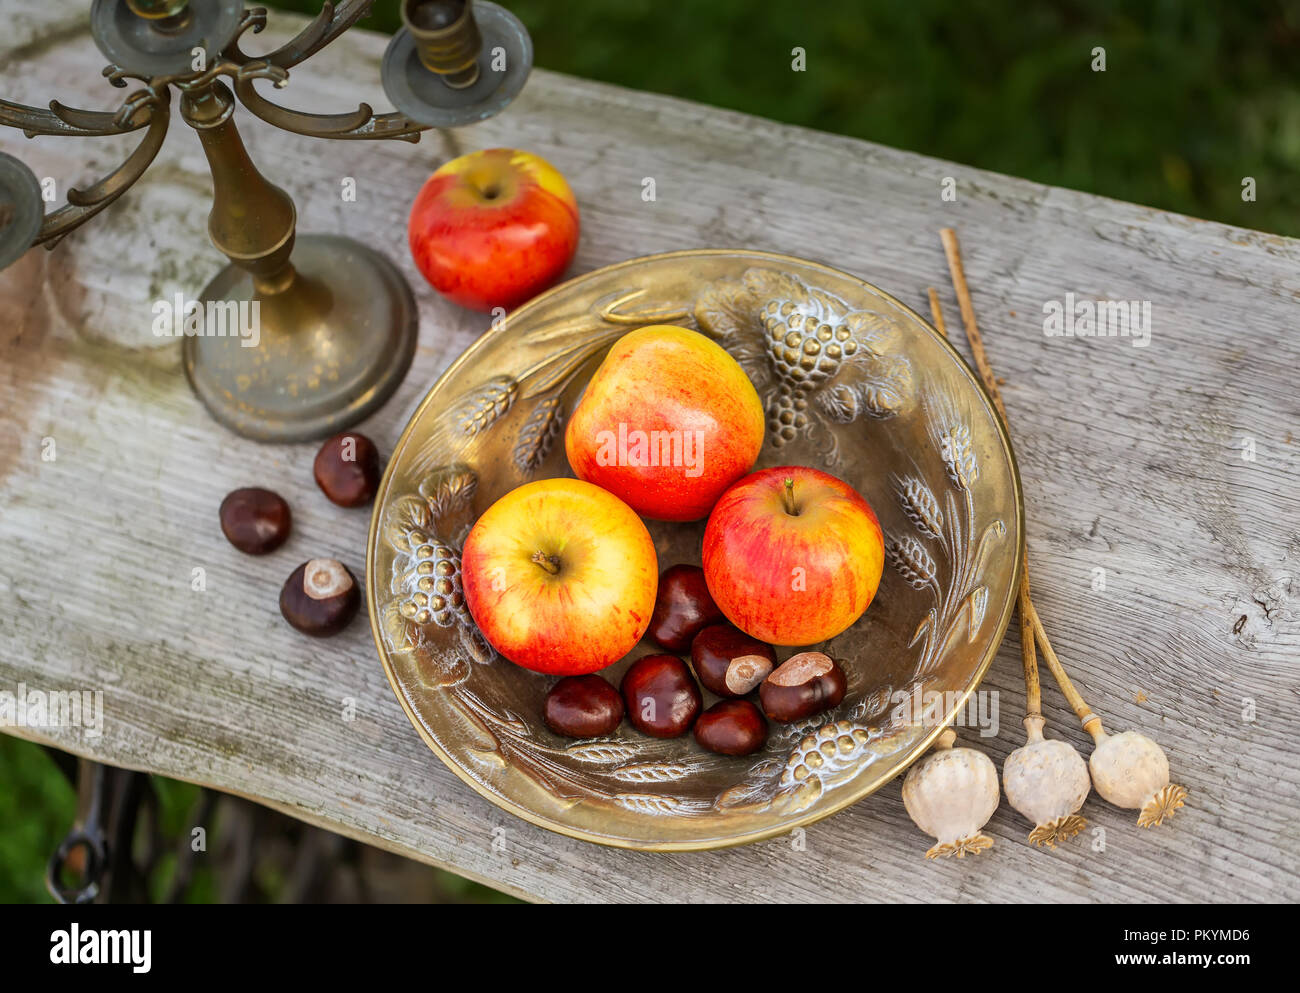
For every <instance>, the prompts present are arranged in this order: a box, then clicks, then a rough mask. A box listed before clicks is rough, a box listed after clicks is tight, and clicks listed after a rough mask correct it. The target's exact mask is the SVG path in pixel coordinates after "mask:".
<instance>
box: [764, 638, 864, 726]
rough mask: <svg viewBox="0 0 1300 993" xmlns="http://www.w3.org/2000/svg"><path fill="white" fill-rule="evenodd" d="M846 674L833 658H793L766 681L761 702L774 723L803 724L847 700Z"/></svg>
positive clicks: (812, 655) (806, 654)
mask: <svg viewBox="0 0 1300 993" xmlns="http://www.w3.org/2000/svg"><path fill="white" fill-rule="evenodd" d="M847 688H848V684H847V682H846V681H845V679H844V670H843V669H841V668H840V667H839V664H838V663H837V662H836V661H835V660H834V659H832V658H831V657H830V656H829V655H823V654H822V653H821V652H800V653H799V654H798V655H791V656H790V657H789V658H788V659H786V660H785V661H784V662H782V663H781V664H780V665H779V666H777V667H776V669H775V670H774V671H773V672H772V674H771V675H770V676H768V677H767V678H766V679H765V680H763V685H762V686H760V687H759V688H758V699H759V702H760V703H762V704H763V713H765V714H767V716H768V717H770V718H771V719H772V720H774V721H800V720H803V719H804V718H805V717H811V716H812V715H813V714H820V713H821V712H822V711H823V710H830V709H831V708H832V707H834V706H835V705H836V704H838V703H839V702H840V701H841V700H843V699H844V691H845V690H846V689H847Z"/></svg>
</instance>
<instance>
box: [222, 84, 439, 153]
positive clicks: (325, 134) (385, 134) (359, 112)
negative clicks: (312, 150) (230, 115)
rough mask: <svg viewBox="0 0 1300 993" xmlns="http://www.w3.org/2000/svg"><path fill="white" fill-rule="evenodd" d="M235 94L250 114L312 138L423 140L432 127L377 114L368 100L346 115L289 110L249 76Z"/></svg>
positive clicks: (394, 115) (397, 114)
mask: <svg viewBox="0 0 1300 993" xmlns="http://www.w3.org/2000/svg"><path fill="white" fill-rule="evenodd" d="M235 93H236V95H237V96H238V97H239V102H240V103H242V104H243V105H244V106H245V107H246V108H247V109H248V112H249V113H250V114H253V115H254V116H256V117H260V118H261V119H262V120H264V121H266V122H267V123H268V124H271V125H273V126H275V127H277V128H281V129H282V130H285V131H292V132H294V133H295V134H305V135H307V136H308V137H311V138H357V139H379V138H396V139H398V140H400V141H409V142H417V141H419V140H420V132H421V131H427V130H428V129H429V126H428V125H427V124H419V123H417V122H415V121H413V120H411V119H410V118H409V117H407V116H406V115H405V114H400V113H397V112H392V113H387V114H376V113H375V112H374V111H372V110H371V109H370V105H369V104H366V103H363V104H361V105H360V106H359V107H357V109H356V110H354V111H350V112H348V113H344V114H310V113H307V112H306V111H301V110H290V109H289V108H288V107H281V106H280V105H279V104H277V103H273V102H271V101H270V100H268V99H266V97H264V96H262V95H261V94H260V93H258V92H257V90H256V89H255V88H254V87H253V80H252V79H248V78H245V79H240V80H237V81H236V83H235Z"/></svg>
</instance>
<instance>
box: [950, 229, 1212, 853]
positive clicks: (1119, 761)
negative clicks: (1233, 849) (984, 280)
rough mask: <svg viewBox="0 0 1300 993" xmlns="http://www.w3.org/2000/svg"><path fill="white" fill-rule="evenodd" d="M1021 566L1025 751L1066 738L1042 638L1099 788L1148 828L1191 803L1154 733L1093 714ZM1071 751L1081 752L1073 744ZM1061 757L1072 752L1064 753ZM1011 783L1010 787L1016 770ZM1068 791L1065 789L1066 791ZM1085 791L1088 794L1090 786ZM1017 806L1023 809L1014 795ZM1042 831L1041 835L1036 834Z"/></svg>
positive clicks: (995, 395) (959, 288)
mask: <svg viewBox="0 0 1300 993" xmlns="http://www.w3.org/2000/svg"><path fill="white" fill-rule="evenodd" d="M939 237H940V239H941V240H942V241H943V250H944V254H945V255H946V256H947V258H948V270H949V272H950V274H951V276H952V285H953V290H954V291H955V292H956V294H957V303H958V306H959V307H960V308H961V316H962V325H963V327H964V328H965V331H966V339H967V341H968V342H969V343H970V348H971V354H972V355H973V356H974V358H975V368H976V369H977V370H978V371H979V375H980V379H982V380H983V381H984V387H985V389H987V390H988V393H989V396H990V398H992V400H993V404H994V406H995V407H997V410H998V413H999V414H1001V415H1002V420H1003V422H1004V423H1007V411H1006V408H1005V407H1004V406H1003V404H1002V394H1001V391H1000V390H999V389H998V382H997V377H996V376H994V374H993V367H992V366H991V365H990V364H989V360H988V355H987V353H986V352H985V351H984V338H983V336H982V335H981V334H980V331H979V326H978V325H977V324H976V323H975V307H974V304H973V303H972V301H971V295H970V288H969V287H968V286H967V284H966V270H965V267H964V266H963V265H962V261H961V246H960V245H959V244H958V242H957V233H956V232H955V231H953V229H952V228H944V229H943V230H941V231H940V232H939ZM930 306H931V309H932V310H937V308H938V294H936V293H935V292H934V291H933V290H931V291H930ZM1020 565H1021V569H1020V590H1019V593H1018V606H1019V610H1020V651H1021V657H1022V661H1023V662H1024V667H1025V700H1026V705H1025V711H1026V714H1025V728H1026V730H1027V731H1028V732H1029V738H1030V741H1029V744H1028V745H1027V746H1026V748H1025V749H1020V750H1018V752H1027V751H1029V750H1030V749H1033V748H1035V747H1037V746H1039V745H1043V744H1050V745H1058V744H1062V743H1060V742H1047V741H1046V739H1044V738H1043V737H1042V728H1043V723H1044V722H1043V718H1042V691H1041V687H1040V685H1039V680H1038V665H1037V659H1036V657H1035V651H1034V644H1035V642H1037V644H1038V647H1039V648H1041V649H1042V651H1043V658H1044V659H1045V660H1046V661H1047V667H1048V669H1050V670H1051V673H1052V675H1053V676H1054V677H1055V678H1056V682H1057V683H1058V685H1059V686H1060V687H1061V692H1062V693H1063V694H1064V695H1065V699H1066V700H1067V701H1068V702H1069V704H1070V707H1071V708H1072V709H1073V710H1074V713H1075V716H1077V717H1078V718H1079V723H1080V724H1082V725H1083V729H1084V730H1085V731H1087V732H1088V733H1089V734H1090V735H1091V736H1092V739H1093V742H1094V746H1095V747H1094V749H1093V753H1092V756H1091V758H1090V759H1089V760H1088V767H1089V770H1090V771H1091V773H1092V781H1093V785H1095V786H1096V788H1097V792H1098V793H1100V794H1101V795H1102V796H1103V797H1104V798H1105V799H1107V800H1109V801H1110V802H1111V803H1113V804H1115V805H1116V806H1120V807H1126V808H1130V809H1137V810H1138V811H1139V815H1138V825H1139V826H1140V827H1152V826H1154V825H1157V824H1160V823H1161V822H1162V821H1163V820H1164V819H1165V818H1166V817H1169V816H1171V815H1172V814H1173V812H1174V811H1175V810H1177V809H1178V808H1179V807H1181V806H1182V805H1183V800H1184V798H1185V797H1186V796H1187V790H1186V789H1184V788H1183V787H1182V786H1177V785H1171V784H1170V782H1169V761H1168V759H1167V758H1166V757H1165V754H1164V752H1163V751H1162V750H1161V749H1160V746H1159V745H1157V744H1156V743H1155V742H1154V741H1152V740H1151V739H1150V738H1147V737H1146V736H1145V735H1141V734H1138V733H1137V732H1135V731H1125V732H1123V733H1122V734H1118V735H1114V736H1111V735H1108V734H1107V733H1106V731H1105V729H1104V728H1103V727H1102V724H1101V718H1100V717H1098V716H1097V715H1096V714H1095V713H1093V711H1092V708H1090V707H1089V706H1088V705H1087V704H1086V703H1085V702H1084V700H1083V697H1082V696H1080V694H1079V691H1078V690H1076V689H1075V688H1074V684H1073V683H1072V682H1071V681H1070V677H1069V676H1068V675H1066V672H1065V667H1064V666H1063V665H1061V660H1060V659H1059V658H1058V657H1057V654H1056V651H1055V650H1054V649H1053V648H1052V643H1051V641H1049V640H1048V637H1047V631H1046V630H1045V629H1044V627H1043V622H1042V619H1041V618H1040V617H1039V616H1038V611H1037V610H1036V609H1035V608H1034V603H1033V599H1032V598H1031V597H1030V591H1029V556H1028V550H1026V552H1025V554H1024V557H1023V558H1022V559H1021V562H1020ZM1070 751H1073V749H1071V750H1070ZM1018 752H1013V753H1012V758H1015V757H1017V755H1018ZM1060 757H1062V758H1065V757H1064V756H1063V755H1062V756H1060ZM1067 761H1068V760H1067ZM1008 762H1010V759H1008ZM1022 764H1023V763H1022ZM1057 771H1058V772H1064V771H1065V770H1064V769H1059V770H1057ZM1029 785H1031V786H1033V787H1035V788H1037V787H1039V786H1041V785H1044V780H1043V778H1042V777H1040V778H1039V779H1037V780H1035V781H1034V782H1032V783H1030V784H1029ZM1008 787H1010V777H1009V776H1008ZM1066 792H1068V791H1066ZM1063 796H1064V794H1062V797H1063ZM1084 796H1086V791H1085V793H1084ZM1008 798H1010V789H1008ZM1029 799H1030V800H1031V801H1032V800H1038V799H1045V798H1040V797H1032V798H1029ZM1082 802H1083V797H1080V798H1079V804H1082ZM1012 805H1013V806H1017V809H1020V808H1019V805H1018V804H1016V803H1015V801H1014V800H1013V801H1012ZM1030 805H1031V806H1033V803H1032V802H1031V804H1030ZM1074 809H1075V810H1077V809H1078V806H1077V805H1076V806H1075V808H1074ZM1070 815H1071V816H1070V817H1069V818H1061V819H1060V820H1059V821H1056V822H1054V823H1053V824H1051V825H1046V824H1042V823H1040V824H1039V828H1038V829H1037V830H1036V831H1035V832H1034V834H1031V835H1030V840H1041V841H1043V842H1044V843H1045V844H1048V845H1051V844H1052V842H1053V841H1054V840H1059V839H1060V838H1061V837H1065V836H1068V835H1065V834H1063V832H1065V831H1071V832H1073V833H1077V831H1078V830H1080V829H1082V826H1083V819H1082V818H1080V817H1077V816H1074V815H1073V811H1071V812H1070ZM1076 822H1077V823H1076ZM1035 835H1038V836H1039V837H1038V838H1035ZM1045 836H1046V838H1045Z"/></svg>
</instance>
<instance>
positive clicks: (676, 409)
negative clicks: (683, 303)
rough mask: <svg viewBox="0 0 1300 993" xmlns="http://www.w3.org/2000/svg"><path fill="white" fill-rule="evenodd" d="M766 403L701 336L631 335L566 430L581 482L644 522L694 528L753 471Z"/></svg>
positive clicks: (654, 331) (668, 329) (670, 329)
mask: <svg viewBox="0 0 1300 993" xmlns="http://www.w3.org/2000/svg"><path fill="white" fill-rule="evenodd" d="M763 430H764V419H763V404H762V403H761V401H760V400H759V398H758V393H757V392H756V391H755V390H754V385H753V384H752V383H751V382H750V381H749V377H748V376H746V375H745V371H744V370H743V369H742V368H741V367H740V365H739V363H737V362H736V360H735V359H733V358H732V357H731V356H730V355H729V354H727V352H726V350H725V349H723V348H722V347H721V346H720V345H718V344H717V343H716V342H714V341H712V340H711V339H709V338H706V337H705V336H704V335H702V334H699V333H697V332H695V331H690V330H688V329H686V328H680V327H675V326H671V325H653V326H651V327H645V328H641V329H639V330H637V331H632V332H630V333H629V334H626V335H624V336H623V337H622V338H620V339H619V340H618V341H616V342H615V343H614V344H613V346H612V347H611V348H610V350H609V353H608V354H607V355H606V356H605V360H604V361H603V362H602V363H601V365H600V368H598V369H597V370H596V373H595V375H594V376H592V377H591V382H590V383H588V384H587V389H586V392H585V393H584V394H583V396H582V400H581V401H580V402H579V404H578V407H577V409H576V410H575V411H574V412H573V416H572V417H570V418H569V423H568V426H567V427H566V428H565V432H564V450H565V453H566V454H567V455H568V457H569V465H570V466H572V467H573V471H574V474H575V475H577V477H578V478H579V479H585V480H587V481H588V482H591V483H595V484H596V485H597V486H601V487H603V488H605V489H607V490H609V491H610V492H611V493H613V494H614V495H615V496H617V497H619V498H620V499H622V500H623V501H625V502H626V503H627V504H628V506H630V507H631V508H632V509H633V510H635V511H636V512H637V513H638V514H641V515H642V516H643V517H649V518H653V519H655V520H660V521H695V520H699V519H700V518H702V517H704V516H705V515H706V514H708V512H709V511H710V510H711V509H712V507H713V505H714V503H716V502H717V499H718V497H719V496H721V495H722V492H723V491H724V490H725V489H726V488H727V487H728V486H730V485H731V484H732V483H734V482H735V481H736V480H737V479H739V478H740V477H741V476H743V475H745V473H747V472H749V470H750V469H752V468H753V467H754V460H755V459H757V458H758V452H759V449H760V448H762V447H763Z"/></svg>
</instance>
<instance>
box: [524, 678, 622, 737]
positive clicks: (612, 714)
mask: <svg viewBox="0 0 1300 993" xmlns="http://www.w3.org/2000/svg"><path fill="white" fill-rule="evenodd" d="M542 717H543V719H544V720H545V721H546V726H547V727H548V728H550V729H551V730H552V731H554V732H555V733H556V734H560V735H564V736H565V737H566V738H599V737H601V736H603V735H607V734H612V733H613V731H614V729H615V728H616V727H618V725H619V723H620V722H621V721H622V720H623V697H622V696H620V695H619V692H618V690H616V689H614V687H612V686H610V685H609V683H608V682H606V681H605V680H604V679H603V678H601V677H600V676H597V675H595V674H594V673H593V674H591V675H588V676H565V677H564V678H563V679H561V680H560V681H559V682H558V683H556V684H555V685H554V686H552V687H551V692H549V693H547V694H546V703H545V705H544V706H543V709H542Z"/></svg>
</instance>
